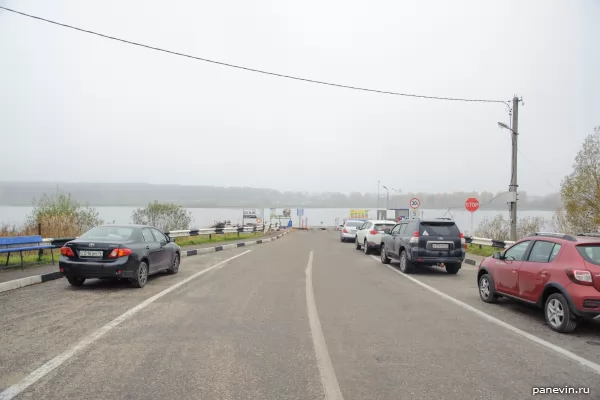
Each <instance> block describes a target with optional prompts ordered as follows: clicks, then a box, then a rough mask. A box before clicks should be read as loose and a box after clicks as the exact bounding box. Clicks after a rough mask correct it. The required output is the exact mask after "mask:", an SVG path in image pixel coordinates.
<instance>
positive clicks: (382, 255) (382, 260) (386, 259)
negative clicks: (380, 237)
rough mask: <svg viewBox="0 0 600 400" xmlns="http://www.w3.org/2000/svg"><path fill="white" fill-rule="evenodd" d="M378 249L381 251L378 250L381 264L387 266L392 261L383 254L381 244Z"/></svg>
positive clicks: (383, 247)
mask: <svg viewBox="0 0 600 400" xmlns="http://www.w3.org/2000/svg"><path fill="white" fill-rule="evenodd" d="M380 249H381V250H380V251H381V254H380V255H379V256H380V258H381V263H382V264H389V263H390V262H391V261H392V259H391V258H389V257H388V256H387V254H386V252H385V246H384V245H383V244H382V245H381V247H380Z"/></svg>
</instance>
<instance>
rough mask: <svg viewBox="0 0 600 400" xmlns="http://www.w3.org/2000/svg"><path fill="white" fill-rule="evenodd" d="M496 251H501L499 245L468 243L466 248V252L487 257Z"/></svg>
mask: <svg viewBox="0 0 600 400" xmlns="http://www.w3.org/2000/svg"><path fill="white" fill-rule="evenodd" d="M497 251H502V249H501V248H499V247H492V246H483V245H481V246H480V245H478V244H470V245H469V248H468V249H467V253H471V254H475V255H477V256H482V257H489V256H491V255H492V254H494V253H495V252H497Z"/></svg>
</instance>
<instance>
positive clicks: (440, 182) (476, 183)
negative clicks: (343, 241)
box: [0, 0, 600, 195]
mask: <svg viewBox="0 0 600 400" xmlns="http://www.w3.org/2000/svg"><path fill="white" fill-rule="evenodd" d="M0 5H2V6H5V7H8V8H13V9H16V10H18V11H22V12H25V13H29V14H32V15H36V16H39V17H43V18H48V19H51V20H56V21H58V22H61V23H65V24H70V25H74V26H76V27H80V28H83V29H89V30H93V31H97V32H100V33H103V34H107V35H112V36H116V37H119V38H123V39H128V40H132V41H136V42H141V43H144V44H147V45H151V46H156V47H161V48H165V49H169V50H173V51H177V52H182V53H186V54H191V55H193V56H197V57H203V58H207V59H211V60H217V61H222V62H226V63H231V64H236V65H241V66H245V67H249V68H256V69H261V70H266V71H272V72H275V73H280V74H286V75H293V76H299V77H303V78H307V79H314V80H321V81H326V82H333V83H339V84H343V85H350V86H358V87H366V88H373V89H377V90H383V91H393V92H401V93H409V94H417V95H426V96H441V97H459V98H465V99H487V100H501V101H507V102H509V101H510V100H511V99H512V97H513V96H514V95H517V96H519V97H521V96H522V98H523V101H524V104H523V105H521V106H520V110H519V117H520V118H519V133H520V135H519V149H520V151H519V165H518V167H519V168H518V183H519V190H520V191H526V192H527V193H529V194H530V195H534V194H535V195H543V194H548V193H554V192H556V191H557V190H558V187H559V185H560V182H561V180H562V179H563V178H564V177H565V176H566V175H568V174H569V173H570V172H571V167H572V164H573V160H574V158H575V156H576V153H577V151H578V150H579V148H580V147H581V143H582V141H583V139H584V138H585V137H586V136H587V135H589V134H591V133H593V127H594V126H596V125H598V124H599V122H600V116H599V115H598V110H600V75H598V74H597V73H595V72H596V71H598V70H600V52H598V51H597V43H596V42H597V38H598V37H600V25H598V24H597V22H596V18H595V17H596V16H598V15H600V2H598V1H593V0H581V1H577V2H573V1H567V0H535V1H533V0H532V1H527V2H523V1H519V0H502V1H500V0H497V1H486V2H481V1H475V0H457V1H454V2H446V1H442V0H429V1H418V2H417V1H408V2H395V1H391V0H387V1H386V0H382V1H380V2H377V3H373V4H371V3H370V4H369V7H365V3H364V2H359V1H358V0H345V1H342V0H332V1H329V2H325V3H323V2H320V1H316V0H307V1H305V2H303V3H302V7H298V6H297V3H292V2H286V1H273V0H257V1H254V2H244V1H234V2H227V3H223V2H208V1H200V2H191V1H188V2H179V3H177V6H170V7H168V11H166V10H165V8H164V5H163V4H162V3H158V2H156V1H154V0H149V1H143V2H142V1H141V0H134V1H129V2H122V1H116V0H104V1H97V0H96V1H86V2H80V1H75V0H57V1H53V2H46V1H41V0H31V1H27V2H22V1H16V0H0ZM15 38H18V40H15ZM594 38H596V39H594ZM0 51H1V52H2V55H3V56H2V58H3V62H2V63H0V92H1V93H3V94H4V96H1V97H0V99H1V101H2V102H1V103H0V110H2V117H1V118H0V132H2V135H3V136H2V137H3V143H8V144H9V146H10V149H11V151H5V152H3V153H2V156H0V180H2V181H39V180H40V179H41V180H46V181H47V180H48V179H57V178H59V179H61V180H64V181H67V182H82V181H85V182H88V183H93V182H107V181H108V182H115V183H116V182H122V183H129V182H148V183H152V184H169V183H173V184H183V185H194V186H195V185H203V186H204V185H205V186H230V187H254V188H273V189H275V190H281V191H290V190H295V191H302V192H304V191H306V192H311V193H322V192H343V193H349V192H353V191H356V192H361V193H365V192H370V193H374V192H377V181H378V180H379V181H381V185H386V186H388V187H389V188H395V189H402V191H403V192H430V193H436V192H440V193H443V192H455V191H465V192H466V191H472V190H476V191H490V192H499V191H504V190H507V189H508V184H509V181H510V162H511V144H510V134H509V131H508V130H503V129H500V128H499V127H498V125H497V123H498V122H499V121H500V122H504V123H507V124H508V123H509V114H508V109H507V107H506V106H505V105H504V104H500V103H472V102H462V101H461V102H454V101H439V100H429V99H420V98H412V97H401V96H392V95H385V94H379V93H372V92H364V91H358V90H349V89H342V88H337V87H331V86H324V85H318V84H312V83H308V82H301V81H295V80H290V79H283V78H278V77H274V76H269V75H263V74H257V73H253V72H250V71H244V70H240V69H234V68H228V67H225V66H222V65H216V64H212V63H206V62H201V61H198V60H193V59H189V58H183V57H178V56H175V55H170V54H166V53H161V52H157V51H152V50H149V49H145V48H141V47H136V46H131V45H127V44H124V43H121V42H117V41H114V40H107V39H105V38H100V37H98V36H92V35H89V34H86V33H82V32H78V31H75V30H71V29H66V28H64V27H59V26H56V25H52V24H49V23H46V22H43V21H39V20H35V19H31V18H28V17H25V16H22V15H17V14H14V13H11V12H8V11H4V10H0Z"/></svg>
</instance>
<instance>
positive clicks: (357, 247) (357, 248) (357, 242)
mask: <svg viewBox="0 0 600 400" xmlns="http://www.w3.org/2000/svg"><path fill="white" fill-rule="evenodd" d="M356 250H360V243H359V241H358V240H357V241H356Z"/></svg>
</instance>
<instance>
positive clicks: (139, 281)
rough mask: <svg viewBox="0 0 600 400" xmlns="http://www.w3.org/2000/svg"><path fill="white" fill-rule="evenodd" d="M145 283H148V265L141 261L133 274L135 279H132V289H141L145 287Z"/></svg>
mask: <svg viewBox="0 0 600 400" xmlns="http://www.w3.org/2000/svg"><path fill="white" fill-rule="evenodd" d="M146 282H148V264H146V263H145V262H144V261H141V262H140V265H139V267H138V268H137V270H136V272H135V278H133V279H132V281H131V283H132V284H133V287H136V288H142V287H144V286H145V285H146Z"/></svg>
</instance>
